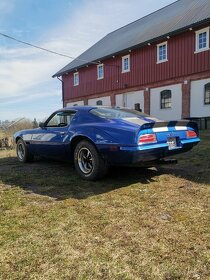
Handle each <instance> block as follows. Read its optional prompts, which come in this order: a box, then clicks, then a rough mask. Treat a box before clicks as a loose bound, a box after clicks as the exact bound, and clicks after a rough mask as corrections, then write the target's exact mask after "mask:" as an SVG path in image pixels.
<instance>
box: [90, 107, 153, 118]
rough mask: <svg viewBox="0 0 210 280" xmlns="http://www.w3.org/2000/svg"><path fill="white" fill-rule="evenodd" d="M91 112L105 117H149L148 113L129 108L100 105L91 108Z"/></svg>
mask: <svg viewBox="0 0 210 280" xmlns="http://www.w3.org/2000/svg"><path fill="white" fill-rule="evenodd" d="M90 113H92V114H93V115H96V116H98V117H100V118H104V119H125V118H138V117H148V115H146V114H144V113H142V112H139V111H136V110H132V109H127V108H106V107H100V108H95V109H92V110H90Z"/></svg>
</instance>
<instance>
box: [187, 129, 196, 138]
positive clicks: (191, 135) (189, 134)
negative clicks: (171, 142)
mask: <svg viewBox="0 0 210 280" xmlns="http://www.w3.org/2000/svg"><path fill="white" fill-rule="evenodd" d="M186 136H187V138H195V137H198V136H197V134H196V132H195V131H194V130H187V131H186Z"/></svg>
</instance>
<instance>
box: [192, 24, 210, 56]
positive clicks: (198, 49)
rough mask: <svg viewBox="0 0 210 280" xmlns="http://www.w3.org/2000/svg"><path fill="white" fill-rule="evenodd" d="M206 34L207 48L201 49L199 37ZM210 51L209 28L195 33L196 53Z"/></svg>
mask: <svg viewBox="0 0 210 280" xmlns="http://www.w3.org/2000/svg"><path fill="white" fill-rule="evenodd" d="M205 32H206V47H205V48H201V49H200V48H199V35H200V34H201V33H205ZM208 50H209V27H206V28H203V29H200V30H197V31H195V53H199V52H204V51H208Z"/></svg>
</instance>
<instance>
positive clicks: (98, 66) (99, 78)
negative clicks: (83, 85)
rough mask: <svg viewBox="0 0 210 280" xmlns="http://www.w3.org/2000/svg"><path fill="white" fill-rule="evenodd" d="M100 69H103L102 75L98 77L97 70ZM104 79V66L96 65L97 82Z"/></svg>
mask: <svg viewBox="0 0 210 280" xmlns="http://www.w3.org/2000/svg"><path fill="white" fill-rule="evenodd" d="M100 67H102V69H103V75H102V76H101V77H100V76H99V73H100V72H99V69H100ZM103 78H104V64H98V65H97V80H101V79H103Z"/></svg>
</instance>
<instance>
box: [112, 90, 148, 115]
mask: <svg viewBox="0 0 210 280" xmlns="http://www.w3.org/2000/svg"><path fill="white" fill-rule="evenodd" d="M136 103H140V108H141V109H142V112H144V92H143V90H141V91H135V92H127V93H122V94H117V95H116V106H122V107H129V108H131V109H134V104H136Z"/></svg>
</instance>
